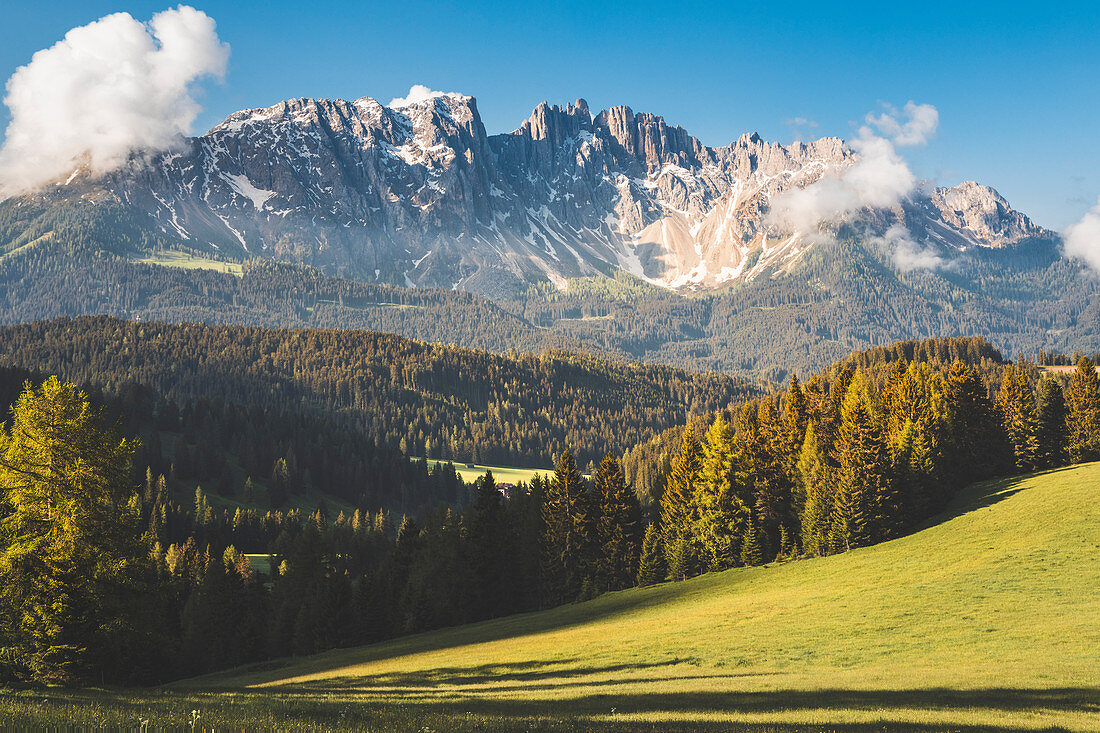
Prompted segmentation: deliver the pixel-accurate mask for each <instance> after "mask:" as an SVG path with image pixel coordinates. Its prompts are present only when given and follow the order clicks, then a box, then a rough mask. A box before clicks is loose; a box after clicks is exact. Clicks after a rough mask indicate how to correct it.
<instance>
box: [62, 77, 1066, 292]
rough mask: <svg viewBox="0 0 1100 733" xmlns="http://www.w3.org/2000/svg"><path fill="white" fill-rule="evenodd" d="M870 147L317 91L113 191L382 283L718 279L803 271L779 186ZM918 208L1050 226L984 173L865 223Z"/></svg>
mask: <svg viewBox="0 0 1100 733" xmlns="http://www.w3.org/2000/svg"><path fill="white" fill-rule="evenodd" d="M855 159H856V156H855V153H854V152H853V150H852V149H850V148H849V147H848V146H846V145H845V144H844V142H843V141H841V140H839V139H838V138H821V139H819V140H815V141H812V142H796V143H792V144H790V145H781V144H778V143H771V142H768V141H766V140H764V139H763V138H762V137H761V136H760V135H759V134H757V133H755V132H752V133H746V134H744V135H741V136H740V137H738V138H737V139H736V140H735V141H734V142H732V143H731V144H729V145H727V146H724V147H716V148H711V147H708V146H706V145H704V144H703V143H701V142H700V141H699V140H698V139H697V138H695V137H693V136H692V135H690V134H689V133H688V132H687V131H686V130H684V129H683V128H682V127H679V126H675V125H670V124H668V123H667V122H666V121H665V119H664V118H663V117H661V116H659V115H655V114H651V113H648V112H634V111H633V110H632V109H631V108H630V107H628V106H625V105H620V106H613V107H609V108H608V109H605V110H603V111H601V112H599V113H598V114H596V115H595V116H593V114H592V112H591V110H590V109H589V107H588V103H587V102H586V101H585V100H584V99H577V100H576V101H575V102H573V103H566V104H551V103H549V102H542V103H540V104H539V105H538V106H536V107H535V108H534V110H533V111H532V112H531V115H530V116H529V117H528V119H527V120H525V121H524V122H523V123H522V124H521V125H520V126H519V127H518V128H517V129H516V130H515V131H513V132H511V133H506V134H498V135H491V136H490V135H487V134H486V131H485V129H484V125H483V124H482V121H481V117H480V115H479V113H478V109H477V102H476V100H475V99H474V98H473V97H470V96H465V95H461V94H434V95H430V96H425V97H422V98H419V99H416V100H414V101H411V102H401V103H398V104H395V105H383V104H381V103H379V102H378V101H377V100H376V99H374V98H372V97H361V98H359V99H356V100H354V101H351V102H349V101H344V100H330V99H311V98H299V99H291V100H285V101H283V102H279V103H278V104H275V105H272V106H270V107H265V108H258V109H248V110H241V111H240V112H235V113H233V114H232V115H229V117H227V118H226V120H225V121H224V122H223V123H221V124H220V125H218V126H216V127H214V128H213V129H211V130H210V131H209V132H208V133H207V134H205V135H202V136H199V137H197V138H193V139H191V140H190V141H189V143H188V145H187V146H185V149H182V150H174V151H169V152H166V153H163V154H161V155H159V156H155V157H154V158H153V159H152V162H151V163H149V164H147V165H146V164H142V165H140V166H132V167H129V168H127V169H125V170H121V171H118V172H116V173H114V174H111V175H110V176H108V177H107V179H105V181H104V183H103V189H102V190H104V191H105V192H107V193H109V194H110V195H113V196H115V197H116V199H117V200H120V201H125V202H127V204H128V205H130V206H132V207H134V208H135V209H138V210H139V211H141V212H142V213H144V214H145V215H147V216H148V217H150V218H151V220H152V221H153V222H154V226H156V227H158V228H159V229H160V230H161V232H162V233H163V234H164V235H165V236H166V237H169V238H177V239H179V240H181V241H183V242H185V243H186V245H187V246H188V247H200V248H201V247H207V246H208V247H210V248H212V249H218V250H221V251H222V252H237V254H239V255H243V256H256V255H257V254H259V255H260V256H266V257H272V258H278V259H289V260H294V261H300V262H306V263H309V264H314V265H321V266H327V267H332V268H335V269H337V270H340V271H343V272H345V273H347V274H352V275H355V276H358V277H364V278H366V279H368V280H377V281H386V282H392V283H396V284H403V285H416V286H428V285H435V286H444V287H454V288H464V289H470V290H478V291H481V292H493V291H496V290H500V289H507V288H517V287H523V283H524V281H530V280H541V279H547V278H549V279H550V280H552V281H553V282H555V283H557V284H558V285H559V286H560V287H565V286H566V279H567V278H569V277H575V276H585V275H595V274H601V273H602V274H610V273H612V272H613V271H614V270H616V269H621V270H625V271H628V272H630V273H632V274H634V275H636V276H638V277H641V278H644V279H646V280H648V281H650V282H652V283H655V284H658V285H661V286H664V287H669V288H691V289H706V288H714V287H720V286H723V285H725V284H730V283H734V282H745V281H751V280H754V279H756V278H759V277H772V276H777V275H780V274H782V273H784V272H788V271H790V270H791V269H792V268H794V267H796V266H797V265H798V263H799V262H800V261H801V258H802V257H803V255H804V254H805V252H806V251H807V250H808V248H809V247H811V246H812V242H808V241H805V240H804V238H803V237H801V236H800V235H799V233H798V232H777V231H775V230H774V227H772V226H771V225H770V224H769V221H768V213H769V210H770V204H771V201H772V199H773V197H775V196H777V195H779V194H782V193H783V192H784V191H787V190H790V189H791V188H800V187H804V186H807V185H810V184H812V183H814V182H815V181H817V180H819V179H820V178H821V177H822V176H825V175H830V174H832V173H834V172H835V171H836V170H838V169H840V168H843V167H844V166H846V165H849V164H851V163H852V162H853V161H854V160H855ZM68 185H69V184H68V182H66V183H65V184H64V186H58V187H57V190H69V191H71V192H72V193H73V194H76V193H77V191H78V189H79V181H77V183H75V184H73V186H72V187H71V188H70V189H65V188H64V187H65V186H68ZM60 195H63V194H60ZM899 217H900V218H904V219H905V221H904V223H905V224H906V225H907V226H908V227H909V230H910V232H911V234H912V235H913V236H914V237H918V238H920V237H924V238H925V239H923V240H922V241H928V242H932V243H933V244H937V246H938V245H944V246H948V247H954V248H967V247H969V246H972V245H974V246H982V247H990V246H1007V245H1009V244H1012V243H1015V242H1018V241H1022V240H1025V239H1027V238H1029V237H1036V236H1044V235H1047V234H1048V233H1046V232H1044V231H1043V230H1041V229H1040V228H1039V227H1036V226H1035V225H1034V224H1033V223H1032V222H1031V221H1030V220H1029V219H1028V218H1027V217H1026V216H1024V215H1023V214H1021V213H1019V212H1016V211H1014V210H1013V209H1011V207H1010V206H1009V204H1008V202H1007V201H1005V200H1004V199H1003V198H1002V197H1001V196H1000V195H999V194H997V192H996V191H993V190H992V189H990V188H988V187H986V186H982V185H979V184H977V183H974V182H966V183H963V184H960V185H958V186H955V187H952V188H940V189H935V190H934V191H930V192H927V193H922V194H917V195H916V200H915V201H914V202H909V203H907V204H906V205H905V206H904V207H901V209H900V210H898V211H894V210H891V211H889V212H872V213H868V214H867V215H866V216H865V217H864V219H865V220H864V221H863V223H864V224H865V225H866V226H865V227H864V228H866V229H867V231H868V232H871V233H872V234H873V233H874V232H876V231H879V232H881V231H885V228H886V227H888V226H889V225H890V223H891V222H893V221H898V220H899ZM933 240H935V241H933ZM246 252H247V254H246Z"/></svg>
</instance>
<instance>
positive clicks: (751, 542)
mask: <svg viewBox="0 0 1100 733" xmlns="http://www.w3.org/2000/svg"><path fill="white" fill-rule="evenodd" d="M763 562H764V552H763V550H762V548H761V547H760V539H759V532H758V531H757V529H756V522H754V521H753V520H752V517H749V521H748V525H747V526H746V527H745V536H744V539H743V540H742V542H741V564H742V565H746V566H752V565H760V564H761V563H763Z"/></svg>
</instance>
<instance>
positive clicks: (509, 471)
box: [427, 458, 554, 484]
mask: <svg viewBox="0 0 1100 733" xmlns="http://www.w3.org/2000/svg"><path fill="white" fill-rule="evenodd" d="M427 460H428V465H430V466H435V465H439V464H446V463H447V461H440V460H436V459H434V458H429V459H427ZM452 463H454V467H455V471H456V472H457V473H458V475H459V476H461V477H462V480H463V481H465V482H466V483H468V484H469V483H473V482H474V481H477V480H478V479H479V478H481V477H482V476H484V475H485V472H486V471H492V472H493V479H494V480H495V481H496V482H497V483H498V484H518V483H520V482H523V483H529V482H530V481H531V479H533V478H534V477H535V475H536V474H541V475H542V476H543V477H546V476H549V475H550V474H552V473H554V469H553V468H513V467H510V466H483V465H481V464H475V465H474V467H473V468H467V466H466V464H465V463H462V462H456V461H452Z"/></svg>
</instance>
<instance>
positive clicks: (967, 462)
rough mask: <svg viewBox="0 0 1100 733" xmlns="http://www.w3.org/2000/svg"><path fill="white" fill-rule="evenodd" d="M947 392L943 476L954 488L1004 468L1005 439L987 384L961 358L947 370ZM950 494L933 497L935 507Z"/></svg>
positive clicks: (941, 492)
mask: <svg viewBox="0 0 1100 733" xmlns="http://www.w3.org/2000/svg"><path fill="white" fill-rule="evenodd" d="M945 393H946V394H945V396H946V408H945V411H946V422H947V433H948V435H949V436H950V440H949V442H948V445H947V446H946V452H947V456H946V457H945V470H944V472H943V474H944V477H945V478H947V477H950V478H951V479H953V488H957V487H959V486H965V485H966V484H969V483H972V482H974V481H977V480H979V479H980V478H984V477H987V476H992V475H994V474H996V473H997V472H998V471H999V470H1000V469H1001V466H1002V465H1003V463H1004V458H1003V455H1004V451H1005V447H1004V438H1003V432H1002V430H1001V425H1000V422H999V421H998V420H997V417H996V415H995V414H994V412H995V411H994V407H993V404H992V403H991V402H990V400H989V395H988V394H987V393H986V389H985V385H983V384H982V380H981V379H980V378H979V377H978V375H977V374H976V373H975V372H974V370H973V369H971V368H970V367H969V366H967V365H966V364H964V363H963V362H961V361H959V360H958V359H956V360H955V361H954V362H952V364H951V367H950V368H949V369H948V371H947V380H946V385H945ZM949 494H950V492H949V491H940V492H939V493H938V495H937V496H935V497H933V498H934V504H935V505H936V506H939V505H942V504H943V503H944V502H945V501H946V499H947V496H948V495H949ZM936 506H934V507H933V508H936Z"/></svg>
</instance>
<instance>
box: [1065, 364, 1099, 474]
mask: <svg viewBox="0 0 1100 733" xmlns="http://www.w3.org/2000/svg"><path fill="white" fill-rule="evenodd" d="M1066 403H1067V404H1068V407H1069V418H1068V422H1069V453H1070V460H1071V461H1072V462H1074V463H1081V462H1083V461H1095V460H1097V459H1098V458H1100V378H1098V377H1097V374H1096V367H1095V366H1093V363H1092V361H1090V360H1089V359H1088V358H1087V357H1084V356H1082V357H1081V358H1080V359H1079V360H1078V362H1077V369H1076V371H1074V373H1073V380H1072V381H1071V382H1070V387H1069V391H1068V392H1067V393H1066Z"/></svg>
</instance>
